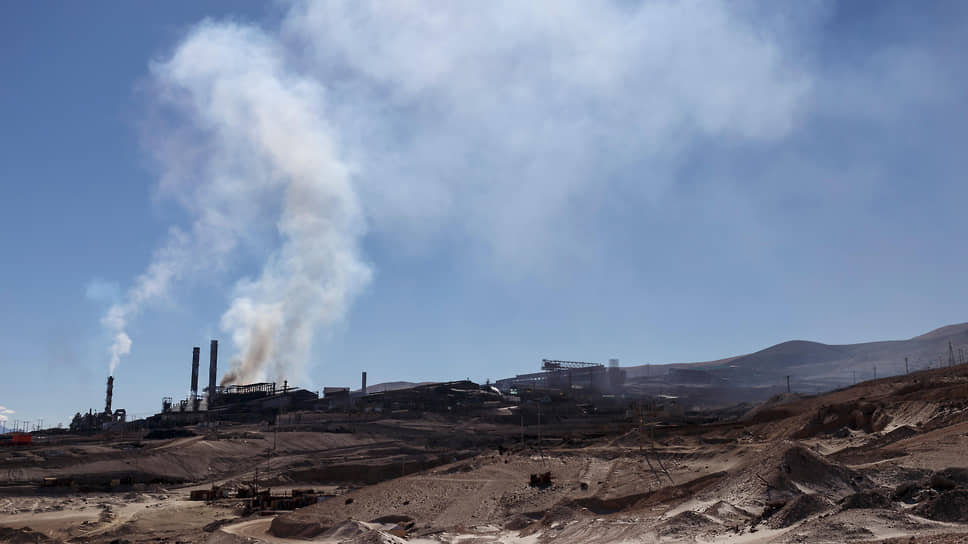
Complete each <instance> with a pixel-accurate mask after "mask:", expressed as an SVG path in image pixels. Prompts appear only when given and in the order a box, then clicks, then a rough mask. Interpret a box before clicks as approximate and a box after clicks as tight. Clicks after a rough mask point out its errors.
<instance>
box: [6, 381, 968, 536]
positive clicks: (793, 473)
mask: <svg viewBox="0 0 968 544" xmlns="http://www.w3.org/2000/svg"><path fill="white" fill-rule="evenodd" d="M313 417H315V416H313V415H312V414H307V415H306V417H305V419H304V420H305V421H306V422H307V423H305V424H303V425H301V426H293V427H289V428H286V429H282V430H281V431H278V430H275V429H270V428H269V427H265V426H260V425H237V426H223V427H220V428H216V429H194V432H195V433H197V435H196V436H190V437H182V438H174V439H168V440H144V439H142V437H130V436H129V437H118V436H100V437H61V438H59V439H58V441H52V442H49V443H37V444H35V445H32V446H29V447H26V448H23V449H13V448H6V449H4V450H0V460H2V465H0V466H2V467H3V468H4V469H6V470H3V471H0V473H2V474H0V484H2V485H0V541H3V542H90V543H117V544H122V543H125V542H128V543H141V542H170V543H175V542H185V543H188V542H213V543H236V542H271V543H282V542H285V543H292V542H306V541H307V540H311V541H315V542H333V543H336V542H351V543H364V542H420V543H430V542H454V543H457V542H460V543H463V544H471V543H487V542H517V543H542V542H551V541H554V542H566V543H568V542H575V543H579V542H582V543H585V542H589V543H594V542H708V543H718V542H734V543H743V544H746V543H760V542H762V543H766V542H775V543H787V542H847V541H857V542H870V541H880V542H891V543H902V542H904V543H907V542H968V461H966V460H965V452H966V451H968V368H965V367H955V368H949V369H939V370H933V371H928V372H921V373H916V374H912V375H909V376H902V377H894V378H886V379H882V380H878V381H874V382H865V383H863V384H859V385H857V386H854V387H852V388H848V389H844V390H840V391H836V392H832V393H828V394H826V395H821V396H814V397H800V396H797V395H783V396H780V397H776V398H774V399H771V400H770V401H768V402H767V403H764V404H762V405H760V406H757V407H756V408H755V409H753V410H751V411H749V412H748V413H747V414H746V415H745V416H744V417H742V418H740V419H739V420H735V421H725V422H718V423H711V424H704V425H676V424H663V425H656V426H650V425H649V424H648V422H647V423H646V425H642V422H641V421H639V420H637V419H636V418H634V417H633V418H629V419H624V418H618V419H616V418H615V417H611V418H604V417H602V418H600V419H596V418H594V417H590V418H585V419H582V420H570V421H552V422H547V423H546V424H545V425H543V426H542V428H541V430H540V435H539V431H538V429H537V428H535V426H529V427H527V428H525V429H524V430H523V432H522V428H521V427H520V426H519V425H512V424H500V423H494V422H491V421H484V420H481V419H476V418H464V419H461V418H446V417H441V416H434V415H425V416H423V417H420V418H416V419H414V418H409V417H408V418H397V419H391V418H382V419H373V418H370V419H365V420H364V419H359V418H357V419H353V418H350V417H349V416H345V415H343V416H340V415H325V416H324V415H320V416H318V417H319V418H322V419H318V420H314V419H313ZM539 436H540V439H539ZM542 473H550V481H549V482H546V484H542V483H540V482H539V483H538V485H531V482H530V479H531V475H540V474H542ZM125 474H127V475H132V474H133V475H135V477H134V481H133V483H128V484H127V485H115V486H114V487H110V486H108V488H99V487H97V485H98V482H102V483H103V482H104V481H110V480H111V479H116V478H117V477H118V476H120V475H125ZM45 477H49V478H53V477H57V478H67V477H71V478H74V479H76V480H82V481H84V482H87V486H88V488H91V489H88V490H87V491H82V490H81V489H79V488H78V487H76V486H75V487H74V488H64V489H61V488H54V489H49V488H42V487H38V485H37V482H39V481H40V480H42V479H43V478H45ZM254 480H258V481H259V482H260V484H261V485H268V486H271V488H272V490H273V493H286V492H287V490H290V489H293V488H304V487H313V488H314V489H316V490H317V491H321V492H323V493H324V496H323V497H321V498H320V499H319V502H318V503H316V504H313V505H311V506H307V507H304V508H300V509H297V510H294V511H285V512H264V513H261V514H252V515H249V516H243V510H242V508H241V503H240V502H239V501H237V500H235V499H227V500H220V501H215V502H204V501H190V500H188V498H189V493H190V492H191V491H192V490H193V489H207V488H209V487H211V486H212V484H213V483H214V484H217V485H222V486H225V487H227V488H229V489H232V488H235V487H238V486H240V485H242V484H243V483H246V482H252V481H254ZM114 483H115V484H117V482H114ZM102 487H103V486H102Z"/></svg>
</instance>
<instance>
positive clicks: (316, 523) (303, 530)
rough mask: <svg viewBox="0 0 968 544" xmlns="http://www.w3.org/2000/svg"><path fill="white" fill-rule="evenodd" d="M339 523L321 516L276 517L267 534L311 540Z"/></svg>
mask: <svg viewBox="0 0 968 544" xmlns="http://www.w3.org/2000/svg"><path fill="white" fill-rule="evenodd" d="M338 523H339V522H338V521H336V520H334V519H330V518H325V517H321V516H318V515H317V516H313V517H312V518H311V519H306V518H293V517H290V516H276V517H275V518H274V519H273V520H272V524H271V525H269V533H270V534H272V535H273V536H277V537H280V538H306V539H309V538H313V537H315V536H317V535H319V534H322V533H324V532H325V531H328V530H329V529H332V528H333V527H335V526H336V525H337V524H338Z"/></svg>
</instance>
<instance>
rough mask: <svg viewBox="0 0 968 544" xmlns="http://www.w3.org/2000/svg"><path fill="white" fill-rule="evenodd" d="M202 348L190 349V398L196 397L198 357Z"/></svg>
mask: <svg viewBox="0 0 968 544" xmlns="http://www.w3.org/2000/svg"><path fill="white" fill-rule="evenodd" d="M201 351H202V348H197V347H196V348H192V398H195V397H196V396H197V395H198V356H199V353H200V352H201Z"/></svg>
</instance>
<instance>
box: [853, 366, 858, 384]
mask: <svg viewBox="0 0 968 544" xmlns="http://www.w3.org/2000/svg"><path fill="white" fill-rule="evenodd" d="M853 372H854V385H857V370H856V369H854V371H853Z"/></svg>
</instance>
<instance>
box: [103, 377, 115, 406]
mask: <svg viewBox="0 0 968 544" xmlns="http://www.w3.org/2000/svg"><path fill="white" fill-rule="evenodd" d="M112 396H114V376H108V392H107V394H106V395H105V396H104V413H105V414H110V413H111V397H112Z"/></svg>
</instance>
